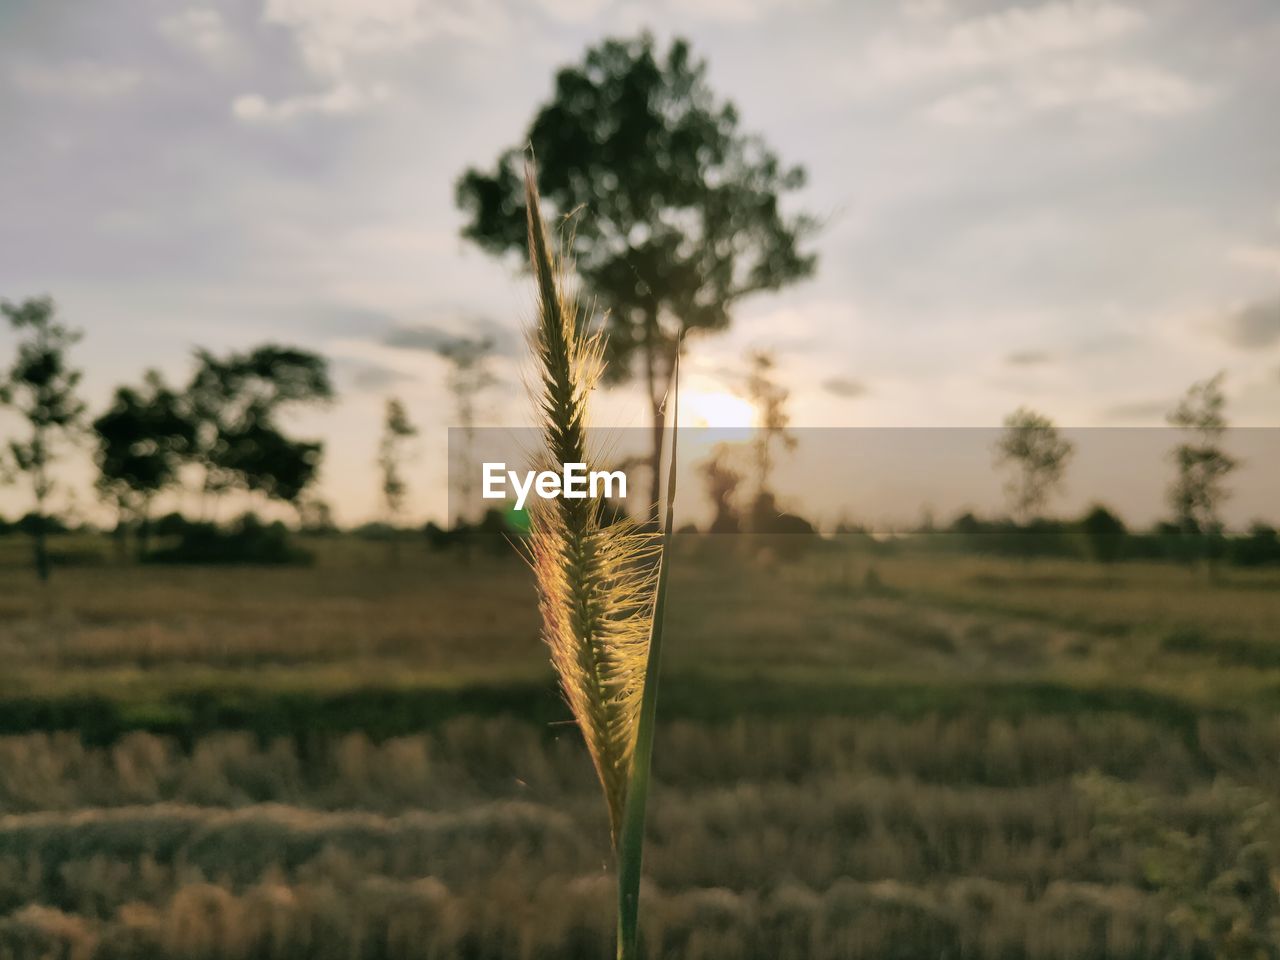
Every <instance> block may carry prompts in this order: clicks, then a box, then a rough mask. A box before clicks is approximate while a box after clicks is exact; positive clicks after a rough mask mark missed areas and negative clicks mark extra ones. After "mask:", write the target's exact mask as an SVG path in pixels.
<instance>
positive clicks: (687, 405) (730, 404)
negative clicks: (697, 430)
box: [680, 390, 756, 430]
mask: <svg viewBox="0 0 1280 960" xmlns="http://www.w3.org/2000/svg"><path fill="white" fill-rule="evenodd" d="M755 422H756V414H755V410H754V408H753V407H752V406H751V404H750V403H748V402H747V401H746V400H744V399H743V398H742V397H740V396H738V395H737V394H735V393H729V392H728V391H727V390H686V391H682V392H681V396H680V426H682V427H713V428H716V429H730V430H745V429H749V428H751V427H753V426H755Z"/></svg>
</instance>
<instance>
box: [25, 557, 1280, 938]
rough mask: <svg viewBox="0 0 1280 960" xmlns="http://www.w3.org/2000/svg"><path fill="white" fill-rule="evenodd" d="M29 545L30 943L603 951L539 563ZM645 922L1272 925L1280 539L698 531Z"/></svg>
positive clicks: (1080, 928) (834, 934)
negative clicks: (274, 562) (1091, 549)
mask: <svg viewBox="0 0 1280 960" xmlns="http://www.w3.org/2000/svg"><path fill="white" fill-rule="evenodd" d="M313 546H314V548H315V549H316V550H317V561H316V563H315V565H314V566H312V567H309V568H278V569H246V568H238V569H231V568H225V569H210V568H205V569H197V568H150V567H135V566H124V565H114V564H111V563H109V562H105V561H104V562H99V563H92V562H89V560H91V559H92V556H91V554H92V553H93V549H92V548H77V550H78V552H77V556H78V557H79V558H80V560H81V563H80V565H77V566H74V567H68V568H66V569H63V570H59V571H58V575H57V577H56V578H55V581H54V583H53V584H52V586H51V587H50V588H49V589H47V590H44V591H41V590H39V589H37V588H36V586H35V584H34V582H33V581H32V579H31V577H30V574H29V573H28V572H27V571H25V570H23V569H21V567H20V566H18V563H19V562H20V560H21V555H20V554H19V553H18V552H17V551H19V550H20V549H21V547H22V544H21V541H15V540H13V539H12V538H10V540H9V541H8V542H5V543H4V544H3V545H0V657H3V661H2V662H3V663H4V665H5V667H4V670H3V672H0V958H10V957H12V958H23V960H26V958H31V960H35V958H45V957H67V958H80V957H84V958H90V957H92V958H108V957H110V958H137V957H146V958H153V957H154V958H160V957H166V958H170V957H181V958H223V957H226V958H232V957H241V958H257V957H263V958H295V957H297V958H302V957H308V958H311V957H314V958H327V957H333V958H339V957H341V958H366V957H367V958H384V957H385V958H392V957H396V958H399V957H405V958H408V957H449V958H454V957H456V958H477V960H478V958H495V960H496V958H531V960H532V958H551V957H555V958H578V957H582V958H586V957H605V956H609V955H610V954H611V949H612V948H611V937H612V932H613V931H612V890H611V885H610V880H609V876H608V872H607V871H608V870H609V864H607V863H605V862H602V851H604V850H605V849H607V840H606V834H607V824H606V822H605V814H604V809H603V805H602V804H601V802H600V800H599V797H598V790H597V788H596V787H595V785H594V783H593V781H592V773H591V768H590V764H589V761H588V760H587V758H586V756H585V751H584V750H583V748H582V745H581V743H580V741H579V739H578V737H577V735H576V731H575V730H574V728H573V727H572V726H570V725H568V724H566V722H565V721H566V718H567V710H566V708H565V707H564V706H563V704H562V703H561V702H560V700H559V698H558V696H557V694H556V691H555V689H554V685H553V682H552V679H551V672H550V669H549V667H548V665H547V663H546V656H545V652H544V650H543V649H542V647H541V646H540V644H539V641H538V638H537V622H536V612H535V610H534V604H533V591H532V584H531V579H530V576H529V574H528V573H527V571H526V570H525V569H524V568H523V567H522V566H521V565H520V564H519V563H518V562H515V561H513V560H511V559H509V558H505V559H504V558H496V557H492V556H482V555H477V556H475V557H473V558H471V559H470V560H469V561H467V562H463V561H462V560H461V559H460V558H458V557H456V556H448V555H432V554H428V553H426V552H425V550H422V549H420V548H419V547H418V546H417V545H416V544H414V545H406V547H405V549H404V550H403V551H402V562H401V563H400V564H399V565H395V566H393V565H390V564H389V563H388V557H387V554H386V551H385V548H384V545H381V544H376V543H363V542H358V541H352V540H346V539H341V540H329V541H317V542H316V543H315V544H313ZM679 546H680V549H679V550H678V551H677V554H676V557H675V561H674V565H673V584H672V594H671V604H672V606H671V610H670V618H669V621H668V623H669V627H668V637H669V640H668V646H667V652H668V657H667V660H666V664H665V670H664V680H663V693H662V703H661V708H660V710H661V721H662V722H661V729H660V734H659V742H658V744H657V749H656V754H655V767H656V770H655V773H656V776H657V778H658V785H657V787H656V788H655V794H654V798H653V803H654V806H653V808H652V811H651V817H650V848H649V849H650V853H649V856H648V859H647V867H648V870H647V873H648V877H649V883H650V886H649V887H647V889H646V893H645V898H646V899H645V924H646V927H645V936H646V942H647V948H648V950H649V954H650V956H652V957H655V958H657V957H664V958H665V957H673V958H674V957H688V958H707V960H711V958H715V960H731V958H737V957H743V958H747V957H749V958H757V957H758V958H761V960H764V958H770V960H774V958H788V957H794V958H802V957H803V958H809V957H812V958H827V957H829V958H846V957H848V958H853V957H868V958H870V957H876V958H885V957H903V958H908V957H910V958H915V957H941V956H946V957H973V958H978V957H982V958H986V957H992V958H996V957H999V958H1012V957H1045V958H1050V957H1053V958H1058V957H1060V958H1076V957H1156V956H1159V957H1234V956H1239V957H1262V956H1266V957H1271V956H1276V955H1277V951H1278V950H1280V932H1278V930H1277V922H1278V920H1280V906H1278V905H1277V895H1276V889H1277V887H1276V877H1277V871H1278V870H1280V859H1278V857H1280V854H1277V848H1276V846H1275V845H1274V840H1275V828H1276V823H1275V819H1276V818H1275V815H1274V801H1273V798H1274V797H1275V796H1276V792H1277V789H1278V788H1280V636H1277V624H1280V572H1278V571H1272V572H1266V573H1262V572H1259V573H1247V574H1246V573H1241V572H1235V571H1228V572H1226V573H1225V574H1224V576H1223V578H1222V582H1220V583H1218V584H1210V583H1209V582H1208V581H1207V579H1205V578H1204V577H1202V576H1198V575H1196V574H1194V573H1192V572H1190V571H1188V570H1185V569H1181V568H1174V567H1163V566H1154V565H1153V566H1143V565H1136V564H1133V565H1121V566H1118V567H1116V568H1114V569H1109V570H1104V569H1102V568H1100V567H1096V566H1090V565H1086V564H1083V563H1072V562H1061V563H1058V562H1030V563H1025V562H1017V561H1014V562H1008V561H998V560H988V559H975V558H966V557H945V556H938V555H929V554H925V553H923V552H921V551H918V550H917V551H909V550H902V551H897V552H894V551H889V550H876V551H872V552H868V551H866V550H863V549H855V548H854V547H853V546H850V545H841V544H836V545H832V546H830V547H828V548H826V549H824V550H822V551H821V552H819V553H814V554H811V555H810V556H808V557H807V558H803V559H799V560H795V561H789V562H785V563H780V562H773V563H764V562H761V561H759V560H757V559H753V558H751V557H749V556H747V555H745V554H744V553H743V552H742V551H741V541H739V540H737V539H736V538H700V539H686V540H684V541H683V542H681V544H680V545H679Z"/></svg>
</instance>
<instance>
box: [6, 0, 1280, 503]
mask: <svg viewBox="0 0 1280 960" xmlns="http://www.w3.org/2000/svg"><path fill="white" fill-rule="evenodd" d="M646 27H647V28H650V29H652V30H654V31H655V33H657V35H658V36H659V38H662V39H665V38H667V37H669V36H671V35H673V34H676V33H678V34H681V35H685V36H687V37H689V38H690V39H691V40H692V41H693V43H694V46H695V49H696V50H697V52H699V53H700V54H702V55H703V56H705V57H706V58H707V59H708V61H709V63H710V78H711V82H712V84H713V85H714V86H715V87H716V88H717V90H718V91H720V92H721V93H722V94H723V95H725V96H728V97H730V98H732V99H733V100H734V101H735V102H736V103H737V104H738V106H739V108H740V111H741V114H742V117H743V120H744V123H745V125H746V126H747V127H749V128H751V129H754V130H757V131H759V132H761V133H763V134H764V135H765V136H766V138H767V139H768V140H770V141H771V142H772V144H773V145H774V146H775V147H776V148H777V149H778V151H779V152H780V153H781V154H782V155H783V157H784V158H785V159H787V160H788V161H791V162H797V163H801V164H803V165H804V166H805V167H807V168H808V171H809V175H810V183H809V186H808V187H807V188H806V189H805V190H804V191H803V193H802V194H800V195H797V196H796V197H795V204H796V206H797V208H799V207H803V208H805V209H807V210H809V211H811V212H813V213H816V214H817V215H819V216H820V217H821V218H822V219H823V220H824V223H825V228H824V231H823V233H822V234H821V237H820V239H819V240H818V241H817V248H818V251H819V254H820V257H821V262H820V266H819V272H818V274H817V276H816V277H815V278H814V279H813V280H811V281H809V282H806V283H805V284H803V285H800V286H796V287H794V288H792V289H789V290H787V291H784V292H782V293H780V294H777V295H769V296H762V297H758V298H757V299H755V300H751V301H748V302H746V303H744V304H743V305H742V306H741V308H740V310H739V312H738V315H737V317H736V320H735V326H734V329H733V331H732V332H731V333H729V334H727V335H723V336H719V337H717V338H715V339H707V340H701V341H697V342H696V343H695V344H694V346H693V356H692V358H691V363H690V368H691V369H690V374H689V380H688V388H689V397H690V400H691V406H690V409H691V411H692V413H691V416H692V417H693V418H694V422H697V421H698V418H701V419H702V420H714V419H715V418H717V417H719V416H724V417H732V416H735V415H736V414H735V404H734V401H733V399H732V396H731V394H732V391H733V388H734V382H733V378H732V371H733V370H735V369H737V368H739V367H740V366H741V359H742V356H743V354H744V352H745V351H746V350H748V349H750V348H755V347H769V348H773V349H775V350H776V352H777V355H778V359H779V364H780V368H781V371H782V377H783V379H784V380H785V381H786V382H787V384H788V385H789V386H790V387H791V388H792V390H793V396H794V409H793V412H794V419H795V421H796V422H797V423H798V424H801V425H806V426H837V425H850V426H887V425H895V426H896V425H904V426H925V425H927V426H951V425H991V424H994V423H998V422H999V421H1000V419H1001V418H1002V417H1003V415H1004V414H1005V413H1007V412H1008V411H1009V410H1010V409H1011V408H1013V407H1014V406H1017V405H1018V404H1020V403H1027V404H1030V405H1032V406H1034V407H1036V408H1038V409H1041V410H1043V411H1044V412H1046V413H1048V414H1050V415H1051V416H1053V417H1054V418H1055V419H1057V420H1058V421H1059V422H1061V423H1064V424H1068V425H1072V426H1081V427H1084V426H1119V425H1149V424H1157V423H1160V422H1161V419H1162V415H1163V412H1164V411H1165V410H1167V409H1168V407H1169V406H1170V405H1171V403H1172V402H1173V400H1174V398H1175V397H1176V396H1177V395H1178V394H1179V393H1180V392H1181V391H1182V390H1183V389H1184V388H1185V387H1186V385H1187V384H1189V383H1190V382H1191V381H1193V380H1197V379H1201V378H1203V377H1206V376H1208V375H1211V374H1212V373H1214V372H1216V371H1217V370H1220V369H1221V370H1225V371H1226V372H1227V388H1228V393H1229V396H1230V401H1231V408H1230V409H1231V413H1232V416H1233V419H1234V421H1235V422H1237V423H1241V424H1250V425H1255V426H1280V128H1277V125H1276V123H1275V105H1276V103H1277V101H1278V99H1280V58H1277V57H1276V56H1275V51H1276V50H1277V49H1280V7H1277V6H1276V4H1275V3H1274V0H1223V2H1214V3H1209V2H1203V0H1143V2H1138V0H1132V2H1129V3H1123V2H1073V0H1061V2H1050V3H1029V4H1018V5H1012V6H1010V5H1008V4H1007V2H997V3H983V2H970V0H914V2H902V3H898V4H894V3H887V2H886V3H882V4H870V3H865V4H850V3H845V2H841V0H802V2H792V3H782V2H780V0H777V2H773V0H758V2H749V0H679V2H676V0H667V2H655V3H640V2H624V3H611V2H607V0H525V2H517V0H223V2H207V3H198V2H186V0H94V2H92V3H71V2H63V3H58V2H48V0H0V117H2V118H3V121H4V147H3V149H0V210H2V211H3V217H0V296H4V297H8V298H10V299H17V298H21V297H24V296H27V295H32V294H38V293H45V292H48V293H51V294H53V295H54V296H55V297H56V298H57V300H58V302H59V304H60V306H61V308H62V310H63V313H64V315H65V317H66V318H67V319H68V320H69V321H70V322H72V323H74V324H76V325H78V326H80V327H82V328H83V329H84V330H85V332H86V336H85V340H84V342H83V344H82V345H81V346H80V347H79V348H78V356H79V358H80V360H81V361H82V363H83V364H84V366H85V367H86V368H87V374H86V393H87V395H88V397H89V398H90V400H91V402H92V403H93V405H94V406H97V407H100V406H101V405H102V404H103V403H105V401H106V399H107V397H108V396H109V393H110V390H111V389H112V387H113V386H114V385H116V384H118V383H121V382H124V381H130V380H136V379H138V378H139V377H140V376H141V373H142V371H143V370H144V369H145V368H147V367H153V366H154V367H158V368H160V369H161V370H163V371H164V372H166V373H167V374H169V375H170V376H171V377H172V378H173V379H175V380H181V379H183V378H184V377H185V376H186V375H187V371H188V370H189V355H190V352H191V350H192V348H193V347H195V346H197V345H199V346H207V347H212V348H231V347H244V346H249V345H251V344H254V343H257V342H261V341H263V340H268V339H270V340H278V341H285V342H292V343H297V344H301V345H305V346H308V347H311V348H314V349H317V350H319V351H322V352H323V353H324V354H325V355H327V356H328V357H329V358H330V360H331V361H332V363H333V365H334V370H335V374H336V379H337V381H338V386H339V388H340V391H341V402H340V403H339V404H337V405H336V406H335V407H333V408H332V409H330V410H328V411H326V412H324V413H323V414H316V415H308V416H307V417H306V418H305V419H304V420H303V421H302V422H301V423H300V424H299V426H300V427H301V429H303V430H306V431H310V432H312V433H314V434H316V435H320V436H323V437H325V438H326V440H327V442H328V444H329V452H328V458H327V463H326V467H325V472H324V477H323V493H324V494H325V496H326V497H328V498H329V499H330V500H331V501H332V502H333V503H334V504H335V505H336V506H337V507H338V508H339V514H340V517H341V518H342V519H344V520H347V521H356V520H361V519H364V518H366V517H368V516H369V515H370V514H371V513H372V512H373V510H374V508H375V503H376V489H377V481H376V477H375V476H374V473H373V470H372V467H371V461H372V459H373V456H374V447H375V443H376V435H377V429H378V421H379V418H380V415H381V405H382V403H383V401H384V399H385V397H386V395H387V394H388V393H389V392H395V393H397V394H399V395H402V396H403V397H404V399H405V400H406V402H407V403H408V406H409V408H410V412H411V414H412V416H413V417H414V418H415V419H416V420H417V421H418V422H419V423H420V424H421V425H422V426H423V427H424V428H425V433H424V437H423V439H422V442H421V445H420V446H421V450H420V457H419V459H418V461H417V463H416V464H415V466H414V469H413V471H412V476H411V480H412V482H413V487H414V489H415V494H416V511H417V513H418V514H419V515H428V514H432V513H438V512H440V511H441V510H442V509H443V504H444V487H445V469H444V465H443V460H444V454H443V451H444V441H443V429H444V427H445V426H446V425H447V424H448V423H449V422H450V420H451V419H452V417H451V411H450V405H449V401H448V399H447V396H446V395H445V393H444V390H443V385H442V374H443V367H442V363H441V361H440V359H439V358H438V357H437V356H436V355H435V354H434V352H433V349H432V346H433V344H434V343H435V342H437V340H438V337H439V335H440V332H441V331H444V332H458V333H465V332H474V331H477V330H486V331H490V332H493V333H495V334H496V335H497V336H498V338H499V342H500V343H502V344H507V345H509V349H510V350H511V352H514V344H515V343H516V342H517V341H516V334H517V331H518V330H519V328H520V326H521V324H522V323H524V322H525V321H526V320H527V319H528V316H529V308H530V304H531V297H530V293H529V291H528V289H527V284H526V282H525V281H524V279H523V278H522V277H521V276H520V275H519V274H518V272H517V271H516V270H515V268H514V266H513V265H512V264H511V263H501V262H497V261H494V260H492V259H491V258H489V257H487V256H486V255H484V254H483V253H481V252H479V251H477V250H475V249H473V248H470V247H468V246H467V245H466V244H465V243H464V242H463V241H462V240H461V239H459V236H458V231H459V227H460V224H461V218H460V216H459V214H458V213H457V211H455V209H454V207H453V183H454V181H455V179H456V177H457V176H458V174H459V173H460V172H461V171H462V170H463V169H464V168H465V167H466V166H468V165H471V164H486V165H487V164H489V163H490V162H491V161H492V159H493V158H494V157H495V156H496V154H497V152H498V151H499V150H500V149H501V148H503V147H506V146H508V145H510V144H512V143H515V142H518V141H519V139H520V136H521V133H522V131H523V130H524V128H525V126H526V124H527V121H528V120H529V118H530V117H531V115H532V113H533V111H534V110H535V109H536V107H537V106H538V105H539V104H540V103H542V102H543V101H544V100H545V99H546V98H547V96H548V94H549V92H550V89H551V78H552V73H553V71H554V69H555V68H556V67H557V66H558V65H560V64H563V63H566V62H569V61H571V60H573V59H575V58H576V57H577V56H578V55H579V54H580V53H581V51H582V49H583V48H584V47H585V46H586V45H587V44H589V43H591V42H593V41H595V40H597V39H599V38H600V37H602V36H605V35H609V34H619V33H633V32H635V31H637V30H639V29H643V28H646ZM10 342H11V337H10V334H9V333H8V332H7V331H5V332H2V333H0V356H2V355H7V354H8V351H9V344H10ZM496 372H497V373H498V374H499V375H500V376H501V377H502V378H503V379H504V381H505V386H504V387H503V388H500V389H498V390H496V391H495V392H494V394H493V396H492V398H491V400H490V402H489V403H488V405H487V407H488V408H487V410H486V419H487V422H490V423H493V424H511V423H520V422H523V417H522V415H521V413H520V412H519V409H520V405H519V403H518V402H517V401H518V398H519V391H518V389H517V383H518V373H517V369H516V362H515V359H514V358H513V357H511V356H504V357H503V358H501V359H500V361H499V363H498V364H497V367H496ZM700 398H701V403H699V399H700ZM606 408H607V411H608V416H609V417H610V418H612V419H614V420H616V421H617V422H621V423H624V424H627V425H636V424H638V423H642V422H643V412H642V411H641V408H640V405H639V403H638V396H637V395H636V394H633V393H630V392H626V391H623V392H619V393H617V394H616V395H614V396H611V397H609V398H608V401H607V404H606ZM729 425H738V424H729ZM5 426H6V428H7V427H12V426H13V424H12V423H11V422H6V423H5ZM81 459H82V460H83V457H82V458H81ZM76 470H79V471H80V472H79V473H77V474H74V475H73V477H79V478H80V480H79V481H77V482H78V484H79V486H80V488H81V489H80V492H79V500H80V502H81V504H82V505H83V506H86V507H87V505H88V504H89V503H90V502H91V497H90V493H89V488H88V482H87V480H88V477H89V471H88V467H87V465H85V464H81V465H79V466H77V467H76ZM20 506H21V502H20V500H19V499H18V497H17V494H16V493H15V492H13V491H8V492H4V493H2V494H0V509H4V510H6V511H8V512H13V511H14V510H16V509H19V508H20Z"/></svg>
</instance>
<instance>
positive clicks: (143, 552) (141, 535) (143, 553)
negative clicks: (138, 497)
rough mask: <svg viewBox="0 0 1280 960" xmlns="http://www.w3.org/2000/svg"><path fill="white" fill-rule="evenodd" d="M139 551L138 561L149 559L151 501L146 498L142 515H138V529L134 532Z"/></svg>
mask: <svg viewBox="0 0 1280 960" xmlns="http://www.w3.org/2000/svg"><path fill="white" fill-rule="evenodd" d="M134 539H135V541H136V546H137V551H138V562H139V563H142V562H143V561H144V560H146V559H147V553H148V552H149V551H150V549H151V501H150V500H144V501H143V502H142V510H141V515H140V516H139V517H138V531H137V533H136V534H134Z"/></svg>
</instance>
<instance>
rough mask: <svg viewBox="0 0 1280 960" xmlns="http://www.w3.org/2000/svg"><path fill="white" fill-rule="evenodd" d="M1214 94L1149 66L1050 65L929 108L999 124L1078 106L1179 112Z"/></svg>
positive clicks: (948, 119) (931, 112)
mask: <svg viewBox="0 0 1280 960" xmlns="http://www.w3.org/2000/svg"><path fill="white" fill-rule="evenodd" d="M1209 97H1210V93H1209V91H1208V90H1207V89H1205V88H1202V87H1200V86H1198V85H1196V84H1194V83H1192V82H1191V81H1189V80H1186V79H1184V78H1183V77H1180V76H1178V75H1177V74H1174V73H1170V72H1169V71H1167V70H1164V69H1162V68H1160V67H1154V66H1149V65H1145V64H1115V65H1098V64H1095V63H1091V62H1086V61H1077V62H1072V63H1057V64H1048V65H1045V66H1044V67H1042V68H1040V69H1037V70H1035V71H1030V72H1027V73H1024V74H1021V75H1011V76H1008V77H1005V78H1003V81H1002V82H991V83H980V84H975V85H973V86H970V87H967V88H965V89H962V90H960V91H959V92H957V93H951V94H947V95H945V96H943V97H941V98H939V99H938V100H935V101H934V102H933V103H932V104H930V105H929V107H928V108H927V109H926V110H925V114H926V116H928V117H929V118H930V119H931V120H934V121H936V122H938V123H942V124H946V125H948V126H998V125H1003V124H1008V123H1013V122H1016V121H1019V120H1023V119H1026V118H1027V117H1030V116H1033V115H1035V114H1040V113H1048V112H1054V111H1063V110H1073V111H1077V112H1079V113H1081V114H1094V113H1097V112H1100V111H1101V112H1111V113H1122V114H1130V115H1145V116H1156V117H1159V116H1174V115H1177V114H1182V113H1187V112H1189V111H1192V110H1196V109H1198V108H1199V107H1201V106H1203V105H1204V104H1205V103H1206V102H1207V101H1208V99H1209Z"/></svg>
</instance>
